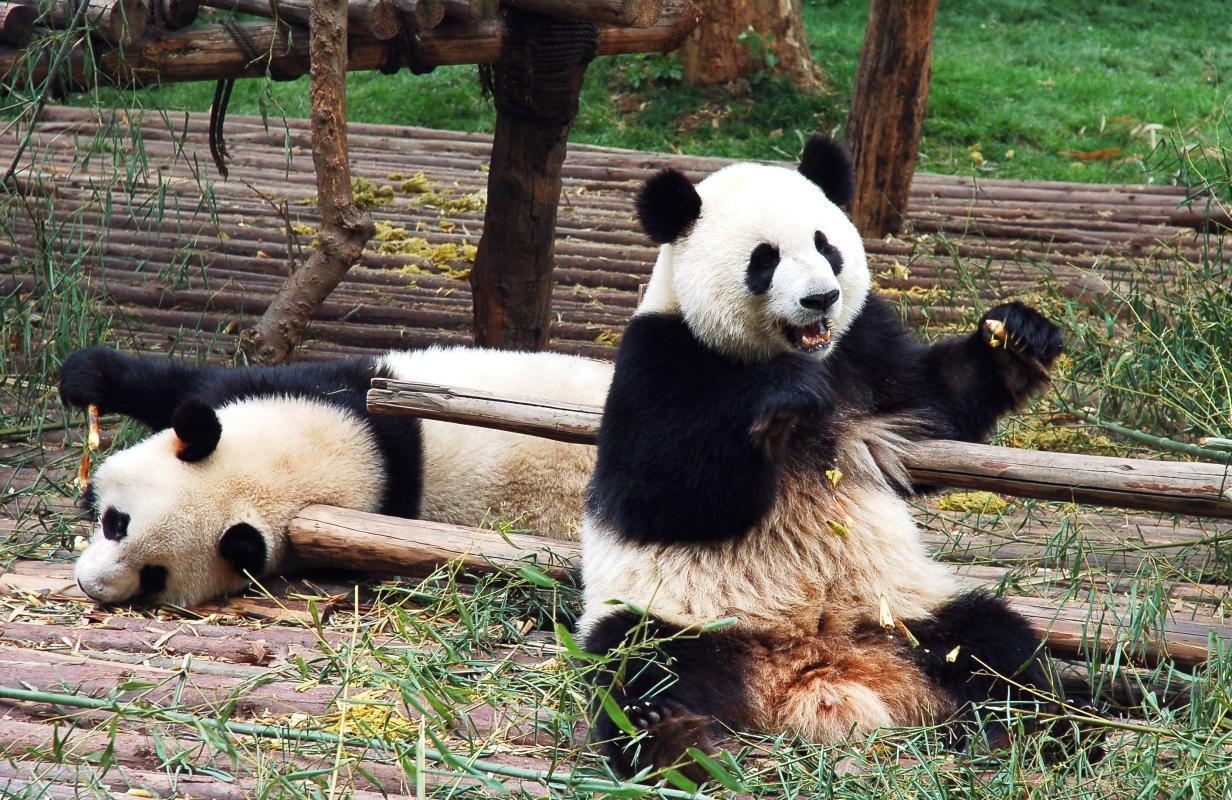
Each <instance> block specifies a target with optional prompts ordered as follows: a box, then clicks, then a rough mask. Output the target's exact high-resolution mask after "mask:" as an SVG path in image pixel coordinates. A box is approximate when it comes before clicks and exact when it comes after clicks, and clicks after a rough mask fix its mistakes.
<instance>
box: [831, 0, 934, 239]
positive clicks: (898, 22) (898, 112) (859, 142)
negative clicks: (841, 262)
mask: <svg viewBox="0 0 1232 800" xmlns="http://www.w3.org/2000/svg"><path fill="white" fill-rule="evenodd" d="M936 16H937V0H872V4H871V7H870V9H869V14H868V28H867V30H866V31H865V33H864V46H863V48H861V50H860V64H859V67H858V68H857V71H856V82H855V87H854V89H853V91H852V100H851V113H850V115H849V116H848V118H847V147H848V148H849V149H850V150H851V153H852V157H853V159H854V162H855V175H856V191H855V196H854V199H853V200H852V202H851V208H850V212H851V218H852V221H853V222H855V224H856V227H857V228H859V229H860V233H862V234H864V236H867V237H872V238H881V237H882V236H885V235H886V234H887V233H895V232H897V231H898V230H899V229H900V228H901V227H902V220H903V217H904V215H905V214H906V213H907V200H908V196H909V193H910V190H911V177H912V175H913V173H914V172H915V164H916V158H917V156H918V155H919V147H920V132H921V130H922V129H923V127H924V111H925V109H926V108H927V105H928V83H929V73H930V70H931V69H932V50H933V20H934V19H935V18H936Z"/></svg>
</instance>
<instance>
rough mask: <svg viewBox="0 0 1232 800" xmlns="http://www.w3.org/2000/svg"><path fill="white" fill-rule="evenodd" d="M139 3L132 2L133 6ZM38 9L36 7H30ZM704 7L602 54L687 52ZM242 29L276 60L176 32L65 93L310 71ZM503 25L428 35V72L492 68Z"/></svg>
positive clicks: (72, 72) (357, 41) (210, 37)
mask: <svg viewBox="0 0 1232 800" xmlns="http://www.w3.org/2000/svg"><path fill="white" fill-rule="evenodd" d="M130 1H131V0H130ZM30 2H34V0H30ZM698 18H699V15H698V11H697V8H696V7H695V6H694V5H693V4H692V3H690V2H687V0H668V2H667V3H666V4H665V5H664V13H663V15H662V16H661V17H660V18H659V21H658V22H657V23H656V24H655V25H654V26H653V27H650V28H612V27H601V28H599V47H598V54H599V55H624V54H628V53H649V52H667V51H669V50H672V49H674V48H676V47H678V46H679V45H680V43H681V42H682V41H684V39H685V37H687V36H688V35H689V31H691V30H692V29H693V26H694V25H696V24H697V20H698ZM239 28H240V30H241V31H242V32H243V33H244V35H246V36H247V37H248V38H249V39H250V40H251V41H252V43H253V45H254V47H255V48H256V50H257V51H258V52H260V53H262V54H266V53H268V54H269V56H268V58H264V57H263V58H261V59H258V60H257V61H253V60H251V59H250V58H248V56H247V55H246V54H245V53H244V51H243V49H242V48H241V47H240V46H239V45H238V44H236V42H235V40H234V38H233V37H232V36H231V34H229V33H228V32H227V31H226V30H225V29H224V28H223V27H222V26H221V25H197V26H193V27H191V28H185V29H184V30H181V31H173V32H169V33H168V34H167V35H166V36H164V37H162V38H161V39H159V40H157V41H146V40H141V41H138V42H135V43H133V44H132V45H130V46H128V47H126V48H125V49H124V50H123V51H122V52H121V51H119V50H112V51H107V52H103V53H101V54H99V56H98V58H97V60H95V59H94V58H93V54H92V51H91V50H90V49H89V48H87V47H85V46H84V45H77V46H75V47H74V48H73V50H72V52H71V53H70V54H69V57H68V58H67V59H65V61H66V62H67V63H66V64H65V65H64V79H65V84H64V85H65V88H66V89H68V90H90V89H92V88H93V87H94V86H95V85H97V84H98V83H102V84H104V85H106V84H111V85H117V86H122V87H126V88H134V87H138V86H146V85H158V84H164V83H184V82H189V81H204V80H211V81H213V80H221V79H225V78H258V77H261V76H263V75H265V74H266V71H267V70H271V69H273V70H276V71H277V72H278V74H280V75H283V76H285V77H288V78H293V77H297V76H300V75H304V74H306V73H307V72H308V37H306V36H303V35H298V36H290V37H288V36H286V35H285V34H284V35H279V34H278V32H277V30H276V28H275V26H274V25H272V24H270V23H266V22H242V23H239ZM504 31H505V29H504V25H503V24H502V22H501V20H499V19H493V20H486V21H481V22H473V23H463V22H457V21H454V20H446V21H445V22H442V23H441V24H440V25H438V26H437V27H436V28H434V29H432V30H425V31H421V32H420V33H419V35H418V39H417V42H416V47H417V50H418V53H419V58H420V60H421V61H422V63H423V64H424V65H425V66H447V65H451V64H490V63H492V62H494V61H496V60H497V59H498V58H500V54H501V42H502V41H503V37H504ZM349 47H350V55H349V58H348V59H347V69H348V70H349V71H352V72H354V71H368V70H379V69H380V68H381V67H382V66H384V65H385V64H386V62H387V61H388V59H389V43H388V42H384V41H381V40H379V39H372V38H368V37H363V36H352V37H351V38H350V42H349ZM48 66H49V64H48V57H47V54H45V53H44V54H41V55H40V56H39V57H37V58H34V59H31V58H29V56H28V54H27V53H26V51H24V50H19V49H16V48H11V47H0V78H7V77H8V76H10V75H11V74H13V72H14V70H22V71H25V70H30V72H31V73H32V74H31V75H30V77H31V78H32V79H33V80H43V79H44V78H46V77H47V69H48Z"/></svg>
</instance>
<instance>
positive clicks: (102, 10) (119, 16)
mask: <svg viewBox="0 0 1232 800" xmlns="http://www.w3.org/2000/svg"><path fill="white" fill-rule="evenodd" d="M13 2H16V3H18V4H20V5H23V6H34V7H35V8H40V5H41V4H40V0H13ZM84 3H85V10H84V11H78V8H79V5H80V4H79V3H78V2H77V0H52V2H51V3H50V4H49V6H48V7H47V12H46V15H45V16H44V20H45V21H44V22H43V24H44V25H46V24H47V23H48V22H50V23H51V24H52V25H54V26H56V27H57V28H67V27H68V26H69V25H71V24H73V23H74V22H76V23H77V24H78V25H87V26H89V28H90V32H91V33H93V34H94V35H95V36H97V37H99V38H100V39H103V40H104V41H107V42H110V43H111V44H128V43H129V42H131V41H133V40H134V39H136V38H137V37H139V36H141V34H142V33H144V32H145V24H146V19H147V17H148V16H149V11H148V9H147V8H146V5H145V3H143V2H142V0H84Z"/></svg>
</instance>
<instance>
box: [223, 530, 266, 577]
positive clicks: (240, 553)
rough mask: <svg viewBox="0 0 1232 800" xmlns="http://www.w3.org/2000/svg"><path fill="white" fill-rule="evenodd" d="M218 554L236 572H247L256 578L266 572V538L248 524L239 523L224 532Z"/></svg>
mask: <svg viewBox="0 0 1232 800" xmlns="http://www.w3.org/2000/svg"><path fill="white" fill-rule="evenodd" d="M218 554H219V555H220V556H222V557H223V559H224V560H226V561H227V563H229V564H230V565H231V566H232V567H234V568H235V571H236V572H239V573H243V572H244V571H245V570H247V571H248V574H249V575H252V576H254V577H255V576H259V575H262V574H264V572H265V558H266V549H265V537H263V536H262V535H261V531H259V530H257V529H256V528H254V527H252V526H251V525H249V524H248V523H247V522H237V523H236V524H235V525H232V526H231V527H230V528H227V530H226V531H224V532H223V534H222V538H221V539H219V540H218Z"/></svg>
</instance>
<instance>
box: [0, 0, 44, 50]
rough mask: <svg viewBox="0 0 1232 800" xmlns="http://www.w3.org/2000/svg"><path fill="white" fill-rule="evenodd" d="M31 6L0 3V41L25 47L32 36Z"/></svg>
mask: <svg viewBox="0 0 1232 800" xmlns="http://www.w3.org/2000/svg"><path fill="white" fill-rule="evenodd" d="M34 17H35V10H34V7H33V6H22V5H17V4H15V3H0V43H3V44H7V45H12V46H14V47H25V46H26V45H27V44H29V43H30V39H31V38H32V37H33V36H34Z"/></svg>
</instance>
